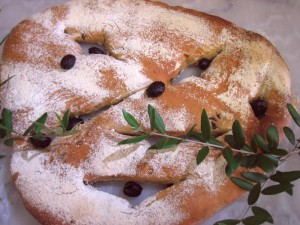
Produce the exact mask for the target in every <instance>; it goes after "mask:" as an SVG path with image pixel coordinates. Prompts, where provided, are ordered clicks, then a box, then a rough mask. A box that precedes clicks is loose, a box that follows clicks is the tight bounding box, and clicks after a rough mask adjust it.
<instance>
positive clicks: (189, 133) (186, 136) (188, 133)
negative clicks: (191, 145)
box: [184, 124, 196, 139]
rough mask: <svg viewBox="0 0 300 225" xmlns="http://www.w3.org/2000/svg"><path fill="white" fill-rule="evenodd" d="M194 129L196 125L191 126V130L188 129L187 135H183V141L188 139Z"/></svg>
mask: <svg viewBox="0 0 300 225" xmlns="http://www.w3.org/2000/svg"><path fill="white" fill-rule="evenodd" d="M195 127H196V124H195V125H193V126H192V127H191V129H189V131H188V132H187V134H186V135H185V137H184V139H188V138H189V137H190V136H191V135H192V134H193V132H194V129H195Z"/></svg>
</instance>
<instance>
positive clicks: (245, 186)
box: [230, 177, 253, 191]
mask: <svg viewBox="0 0 300 225" xmlns="http://www.w3.org/2000/svg"><path fill="white" fill-rule="evenodd" d="M230 179H231V181H232V182H233V183H235V184H236V185H237V186H238V187H240V188H241V189H243V190H246V191H251V189H252V188H253V184H251V183H250V182H248V181H246V180H243V179H241V178H238V177H230Z"/></svg>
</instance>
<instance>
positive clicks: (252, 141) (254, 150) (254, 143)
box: [250, 137, 257, 153]
mask: <svg viewBox="0 0 300 225" xmlns="http://www.w3.org/2000/svg"><path fill="white" fill-rule="evenodd" d="M250 145H251V148H252V150H253V152H255V153H256V152H257V144H256V141H255V138H254V137H253V138H251V141H250Z"/></svg>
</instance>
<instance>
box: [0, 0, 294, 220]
mask: <svg viewBox="0 0 300 225" xmlns="http://www.w3.org/2000/svg"><path fill="white" fill-rule="evenodd" d="M150 12H151V16H150ZM77 42H87V43H99V44H104V45H105V46H106V48H107V50H108V55H100V56H98V55H84V54H83V53H82V49H81V47H80V45H79V44H78V43H77ZM67 54H74V55H75V56H76V64H75V66H74V68H72V69H71V70H68V71H65V70H63V69H62V68H60V65H59V63H60V60H61V59H62V57H63V56H65V55H67ZM202 58H209V59H213V61H212V63H211V65H210V67H209V68H208V69H207V70H206V71H205V72H203V73H202V74H201V77H199V76H194V77H190V78H187V79H185V80H183V81H181V82H179V83H178V84H173V83H172V82H171V80H172V79H174V78H175V77H177V76H178V74H179V73H180V71H182V70H184V69H185V68H186V67H188V66H190V65H197V64H198V61H199V60H200V59H202ZM12 75H16V76H17V79H12V80H11V81H10V82H9V84H8V85H7V86H6V88H5V89H4V91H3V93H2V102H1V104H2V105H3V107H7V108H9V109H10V110H11V111H12V112H13V117H14V119H15V120H14V121H15V126H16V129H17V130H19V131H23V130H24V128H26V127H27V126H28V124H30V123H31V122H33V121H34V120H35V119H37V118H38V116H40V115H41V114H42V113H44V112H45V111H47V112H49V115H50V122H49V124H50V125H55V124H56V123H55V121H54V118H55V116H54V113H53V112H58V113H59V114H63V112H65V111H66V110H67V109H69V108H70V109H71V113H72V115H76V116H80V115H83V114H89V113H91V114H93V113H94V112H96V111H97V110H99V109H102V108H103V107H105V106H108V105H112V104H116V105H114V106H112V107H110V108H109V109H107V110H106V111H104V112H102V113H100V114H99V115H96V116H95V117H94V118H93V119H91V120H90V121H87V122H86V123H85V124H83V125H81V126H80V130H81V132H80V133H79V134H77V135H73V136H70V137H60V138H58V137H57V138H56V139H55V140H54V141H53V142H52V143H51V145H50V146H49V147H48V148H47V149H46V150H47V151H40V150H35V147H33V146H32V145H31V144H29V143H26V142H18V143H17V144H16V146H15V150H16V151H15V153H14V155H13V157H12V163H11V170H12V173H13V175H14V179H15V182H16V186H17V188H18V190H19V192H20V193H21V196H22V198H23V200H24V204H25V206H26V208H27V209H28V210H29V211H30V212H31V213H32V214H33V215H34V216H35V217H36V218H37V219H38V220H39V221H40V222H41V223H42V224H123V223H124V221H128V224H141V223H143V224H193V223H196V222H200V221H203V220H205V219H207V218H209V217H210V216H212V215H213V214H214V213H215V212H216V211H218V210H219V209H221V208H222V207H224V206H225V205H227V204H229V203H230V202H232V201H234V200H235V199H237V198H238V197H240V196H241V195H242V194H243V191H241V190H240V189H239V188H238V187H236V186H235V185H234V184H233V183H231V182H230V181H229V180H228V179H227V178H226V177H225V176H224V167H225V164H226V162H225V160H224V159H223V158H222V156H220V154H215V153H211V154H210V155H209V156H208V158H207V159H206V160H205V161H204V162H203V163H202V164H200V165H199V166H197V165H196V162H195V156H196V154H197V151H198V150H199V148H200V147H201V146H199V145H195V144H191V143H182V144H181V145H179V146H178V147H176V148H172V149H167V150H162V151H156V150H148V151H147V149H148V147H149V146H150V143H149V142H147V141H143V142H141V143H139V144H134V145H128V146H120V145H118V142H119V141H121V140H123V139H126V138H129V136H128V135H131V134H133V132H132V129H131V128H130V127H129V126H128V124H126V121H125V120H124V119H123V117H122V109H125V110H126V111H128V112H130V113H132V114H133V115H134V116H135V117H136V118H137V119H138V120H139V121H140V122H141V126H142V127H143V129H146V130H147V129H150V127H149V119H148V116H147V105H148V104H151V105H153V106H154V107H155V108H156V109H157V111H158V112H159V113H160V114H161V116H162V117H163V119H164V121H165V123H166V128H167V133H168V134H171V135H177V136H181V135H184V134H185V133H186V132H187V131H188V130H189V129H190V128H191V127H192V126H193V125H194V124H196V130H200V125H201V124H200V114H201V111H202V109H206V111H207V113H208V116H209V117H210V120H211V123H212V127H213V135H214V136H216V137H217V136H219V135H224V134H226V133H227V132H230V130H231V125H232V122H233V121H234V120H235V119H238V120H239V121H240V122H241V124H242V125H243V128H244V129H245V133H246V137H247V138H249V137H251V136H252V135H253V134H255V133H259V134H261V135H264V133H265V131H266V129H267V127H268V126H269V125H270V124H274V125H276V126H278V127H279V128H281V127H283V126H285V125H286V124H288V122H289V116H288V112H287V110H286V107H285V106H286V103H287V102H289V101H290V98H291V97H290V80H289V72H288V69H287V67H286V65H285V63H284V61H283V60H282V58H281V56H280V55H279V53H278V52H277V50H276V49H275V48H274V47H273V46H272V44H271V43H270V42H268V41H267V40H265V38H263V37H262V36H260V35H258V34H255V33H253V32H249V31H245V30H243V29H241V28H238V27H237V26H235V25H234V24H232V23H230V22H228V21H225V20H223V19H221V18H218V17H215V16H211V15H207V14H204V13H201V12H197V11H194V10H190V9H185V8H182V7H171V6H168V5H166V4H164V3H160V2H151V1H137V0H122V1H114V0H82V1H79V0H73V1H70V2H69V3H67V4H65V5H62V6H58V7H54V8H52V9H49V10H47V11H45V12H43V13H40V14H37V15H35V16H33V17H32V18H29V19H28V20H25V21H23V22H22V23H20V24H19V25H18V26H17V27H16V28H14V29H13V31H12V32H11V34H10V36H9V38H8V39H7V41H6V44H5V48H4V53H3V62H2V65H1V80H4V79H5V78H6V77H10V76H12ZM157 80H160V81H163V82H165V85H166V90H165V92H164V93H163V94H162V95H161V96H159V97H158V98H149V97H148V96H147V95H146V93H145V89H146V88H147V87H148V85H149V84H151V83H152V82H153V81H157ZM24 87H25V88H24ZM31 89H32V90H31ZM16 90H17V91H16ZM36 93H38V94H36ZM255 99H263V100H264V101H266V103H267V105H268V110H267V112H266V115H265V116H264V117H263V118H261V119H259V118H257V117H255V115H254V113H253V110H252V108H251V106H250V104H249V103H251V102H252V101H253V100H255ZM121 100H123V101H122V102H120V101H121ZM118 102H120V103H118ZM117 103H118V104H117ZM49 124H48V125H49ZM280 130H281V129H280ZM220 140H222V136H220ZM103 180H135V181H148V182H155V183H163V184H168V183H175V184H174V185H173V186H171V187H169V188H167V189H165V190H162V191H161V192H159V193H157V194H156V195H155V196H151V197H149V198H148V199H146V200H144V201H143V202H142V203H141V204H139V205H138V206H136V207H132V206H130V205H129V204H128V202H126V201H124V200H122V199H120V198H116V197H114V196H112V195H107V194H105V193H104V192H102V191H97V190H95V189H94V188H92V187H91V186H89V185H85V184H84V182H83V181H86V182H95V181H103ZM95 199H96V200H95ZM161 210H164V214H161V213H160V212H161ZM108 215H109V216H108ZM111 215H114V217H111Z"/></svg>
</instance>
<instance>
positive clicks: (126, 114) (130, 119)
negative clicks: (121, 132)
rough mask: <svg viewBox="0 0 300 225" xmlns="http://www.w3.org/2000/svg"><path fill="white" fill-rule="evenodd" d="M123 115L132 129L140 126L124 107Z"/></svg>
mask: <svg viewBox="0 0 300 225" xmlns="http://www.w3.org/2000/svg"><path fill="white" fill-rule="evenodd" d="M122 113H123V117H124V119H125V120H126V122H127V123H128V124H129V125H130V126H131V127H132V128H134V129H138V128H139V127H140V124H139V123H138V122H137V121H136V119H135V118H134V117H133V116H132V115H131V114H130V113H129V112H127V111H126V110H125V109H123V110H122Z"/></svg>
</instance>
